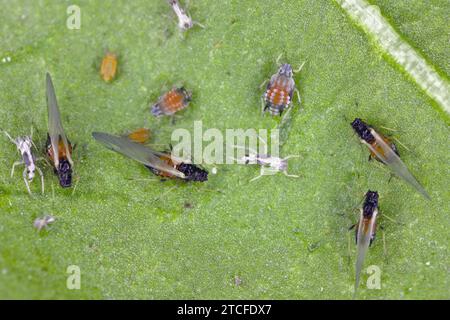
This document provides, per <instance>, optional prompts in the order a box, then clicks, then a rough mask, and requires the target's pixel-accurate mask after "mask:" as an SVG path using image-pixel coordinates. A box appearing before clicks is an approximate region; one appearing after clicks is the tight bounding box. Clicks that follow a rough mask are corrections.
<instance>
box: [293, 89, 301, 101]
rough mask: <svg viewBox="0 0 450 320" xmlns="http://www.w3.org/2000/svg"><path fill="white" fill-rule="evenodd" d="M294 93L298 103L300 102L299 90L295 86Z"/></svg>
mask: <svg viewBox="0 0 450 320" xmlns="http://www.w3.org/2000/svg"><path fill="white" fill-rule="evenodd" d="M294 91H295V94H296V95H297V99H298V104H302V98H301V97H300V91H298V89H297V88H295V89H294Z"/></svg>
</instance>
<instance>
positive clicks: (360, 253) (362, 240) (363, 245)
mask: <svg viewBox="0 0 450 320" xmlns="http://www.w3.org/2000/svg"><path fill="white" fill-rule="evenodd" d="M377 214H378V210H375V211H374V213H373V215H372V218H371V219H370V220H367V219H364V216H363V210H362V209H361V215H360V218H359V222H358V231H357V234H356V242H357V248H356V251H357V258H356V265H355V272H356V281H355V292H356V290H357V288H358V287H359V279H360V276H361V270H362V267H363V264H364V259H365V257H366V254H367V251H368V250H369V246H370V240H371V239H372V235H373V234H374V231H375V223H376V219H377Z"/></svg>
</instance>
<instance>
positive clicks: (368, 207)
mask: <svg viewBox="0 0 450 320" xmlns="http://www.w3.org/2000/svg"><path fill="white" fill-rule="evenodd" d="M377 207H378V192H376V191H370V190H369V191H367V193H366V199H365V200H364V205H363V215H364V216H365V217H369V218H370V217H371V216H372V214H373V212H374V211H375V209H377Z"/></svg>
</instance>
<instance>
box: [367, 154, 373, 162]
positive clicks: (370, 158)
mask: <svg viewBox="0 0 450 320" xmlns="http://www.w3.org/2000/svg"><path fill="white" fill-rule="evenodd" d="M367 161H369V162H370V161H372V155H371V154H369V159H367Z"/></svg>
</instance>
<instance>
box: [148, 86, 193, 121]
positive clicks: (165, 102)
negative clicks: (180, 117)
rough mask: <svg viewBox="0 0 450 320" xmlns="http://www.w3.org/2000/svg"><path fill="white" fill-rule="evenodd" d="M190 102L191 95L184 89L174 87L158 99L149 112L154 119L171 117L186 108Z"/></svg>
mask: <svg viewBox="0 0 450 320" xmlns="http://www.w3.org/2000/svg"><path fill="white" fill-rule="evenodd" d="M191 100H192V94H191V93H190V92H189V91H187V90H186V89H185V88H184V87H181V88H176V87H174V88H172V90H170V91H169V92H167V93H165V94H163V95H162V96H161V97H159V99H158V102H157V103H155V104H154V105H153V106H152V109H151V112H152V114H153V115H154V116H155V117H160V116H171V115H173V114H175V113H176V112H178V111H180V110H182V109H184V108H186V107H187V106H188V105H189V102H191Z"/></svg>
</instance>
